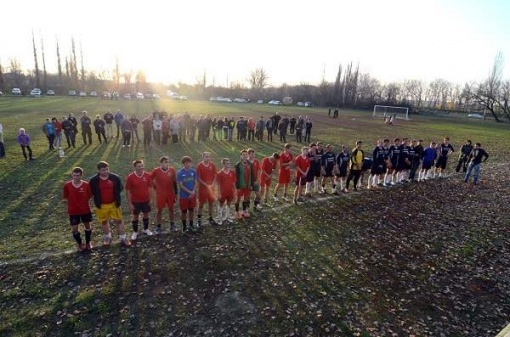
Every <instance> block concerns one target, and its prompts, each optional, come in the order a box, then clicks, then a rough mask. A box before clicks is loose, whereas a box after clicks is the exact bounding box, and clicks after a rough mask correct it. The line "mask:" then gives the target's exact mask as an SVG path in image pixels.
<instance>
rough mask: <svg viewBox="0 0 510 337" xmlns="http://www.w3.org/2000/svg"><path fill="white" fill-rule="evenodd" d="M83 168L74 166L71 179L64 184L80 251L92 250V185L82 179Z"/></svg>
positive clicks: (73, 229) (68, 209)
mask: <svg viewBox="0 0 510 337" xmlns="http://www.w3.org/2000/svg"><path fill="white" fill-rule="evenodd" d="M82 177H83V169H82V168H81V167H75V168H73V171H72V173H71V178H72V179H71V180H69V181H68V182H66V183H65V184H64V193H63V197H64V199H67V213H68V214H69V222H70V223H71V232H72V233H73V238H74V240H76V244H77V246H78V251H79V252H82V251H90V250H91V249H92V244H91V237H92V227H91V225H90V223H91V222H92V212H91V211H90V205H89V201H90V198H92V191H91V190H90V185H89V183H88V182H86V181H85V180H82V179H81V178H82ZM80 222H83V226H84V227H85V243H83V241H82V239H81V235H80V230H79V228H78V226H79V224H80Z"/></svg>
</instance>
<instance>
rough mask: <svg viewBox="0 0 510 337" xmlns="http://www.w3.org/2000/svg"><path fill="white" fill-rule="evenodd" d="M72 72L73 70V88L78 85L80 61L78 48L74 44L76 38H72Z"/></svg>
mask: <svg viewBox="0 0 510 337" xmlns="http://www.w3.org/2000/svg"><path fill="white" fill-rule="evenodd" d="M70 70H71V81H72V83H73V86H76V85H77V84H78V61H77V57H76V47H75V43H74V37H73V38H71V62H70Z"/></svg>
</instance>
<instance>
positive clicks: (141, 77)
mask: <svg viewBox="0 0 510 337" xmlns="http://www.w3.org/2000/svg"><path fill="white" fill-rule="evenodd" d="M146 87H147V77H146V76H145V73H144V72H143V71H142V70H138V71H137V72H136V75H135V88H136V92H144V91H146Z"/></svg>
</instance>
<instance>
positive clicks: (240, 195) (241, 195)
mask: <svg viewBox="0 0 510 337" xmlns="http://www.w3.org/2000/svg"><path fill="white" fill-rule="evenodd" d="M250 194H251V190H250V189H249V188H243V189H238V190H237V191H236V196H237V200H238V201H239V200H241V199H243V200H244V201H249V200H250Z"/></svg>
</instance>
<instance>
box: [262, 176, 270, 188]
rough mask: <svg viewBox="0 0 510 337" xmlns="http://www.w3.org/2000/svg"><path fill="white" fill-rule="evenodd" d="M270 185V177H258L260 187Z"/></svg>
mask: <svg viewBox="0 0 510 337" xmlns="http://www.w3.org/2000/svg"><path fill="white" fill-rule="evenodd" d="M270 186H271V179H262V178H261V179H260V187H262V188H266V187H270Z"/></svg>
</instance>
